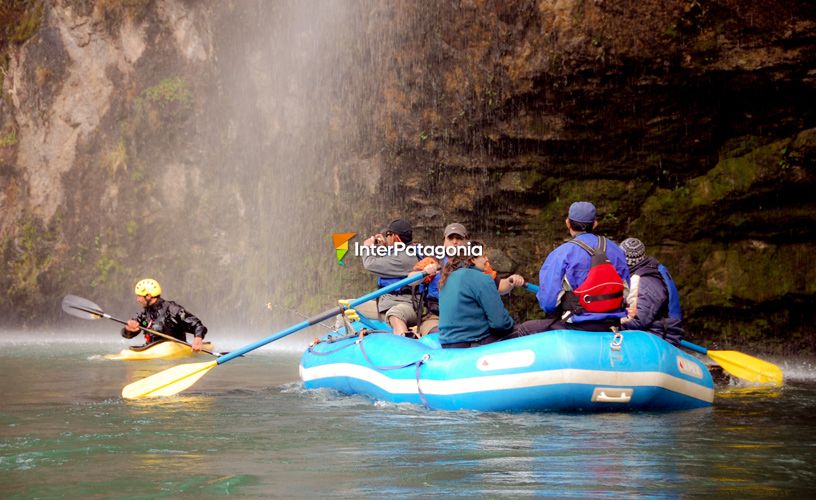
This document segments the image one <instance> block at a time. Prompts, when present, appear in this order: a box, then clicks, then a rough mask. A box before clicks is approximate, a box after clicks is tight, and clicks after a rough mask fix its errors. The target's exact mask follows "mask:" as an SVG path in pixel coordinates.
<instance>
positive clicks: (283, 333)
mask: <svg viewBox="0 0 816 500" xmlns="http://www.w3.org/2000/svg"><path fill="white" fill-rule="evenodd" d="M424 277H425V274H423V273H418V274H414V275H411V276H408V277H407V278H405V279H403V280H400V281H397V282H396V283H393V284H391V285H388V286H386V287H383V288H380V289H379V290H375V291H373V292H371V293H368V294H366V295H363V296H362V297H359V298H357V299H354V300H352V301H351V302H350V303H349V305H350V306H351V307H352V308H354V307H357V306H359V305H360V304H362V303H364V302H368V301H369V300H372V299H376V298H377V297H380V296H382V295H385V294H386V293H389V292H393V291H394V290H398V289H400V288H402V287H404V286H405V285H410V284H411V283H415V282H417V281H419V280H421V279H422V278H424ZM343 310H344V308H343V307H342V306H338V307H333V308H331V309H329V310H328V311H326V312H324V313H321V314H318V315H317V316H313V317H311V318H309V319H307V320H306V321H301V322H300V323H298V324H296V325H292V326H290V327H289V328H287V329H285V330H281V331H280V332H278V333H275V334H272V335H270V336H269V337H266V338H263V339H261V340H259V341H257V342H254V343H252V344H249V345H246V346H244V347H242V348H240V349H237V350H235V351H232V352H230V353H229V354H225V355H223V356H220V357H219V358H218V360H217V361H218V364H219V365H221V364H224V363H226V362H227V361H230V360H232V359H235V358H237V357H239V356H243V355H244V354H246V353H248V352H249V351H254V350H255V349H257V348H259V347H263V346H265V345H266V344H269V343H271V342H274V341H276V340H278V339H282V338H283V337H286V336H287V335H291V334H293V333H295V332H297V331H300V330H303V329H304V328H308V327H310V326H312V325H316V324H318V323H320V322H321V321H323V320H327V319H329V318H331V317H332V316H335V315H337V314H343Z"/></svg>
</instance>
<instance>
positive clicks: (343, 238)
mask: <svg viewBox="0 0 816 500" xmlns="http://www.w3.org/2000/svg"><path fill="white" fill-rule="evenodd" d="M356 235H357V233H334V234H332V241H333V242H334V251H335V253H336V254H337V263H338V264H340V265H341V266H345V265H346V264H345V263H344V262H343V257H345V256H346V254H347V253H348V250H349V244H348V242H349V240H350V239H352V238H354V237H355V236H356Z"/></svg>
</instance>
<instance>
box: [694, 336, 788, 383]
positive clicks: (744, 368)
mask: <svg viewBox="0 0 816 500" xmlns="http://www.w3.org/2000/svg"><path fill="white" fill-rule="evenodd" d="M680 345H681V346H683V347H685V348H686V349H690V350H692V351H695V352H699V353H700V354H705V355H707V356H708V357H709V358H711V359H713V360H714V361H716V362H717V364H718V365H720V366H722V368H723V370H725V371H727V372H728V373H730V374H731V375H733V376H735V377H737V378H741V379H743V380H747V381H748V382H753V383H755V384H767V385H774V386H780V385H782V383H783V382H784V380H785V376H784V375H783V373H782V369H781V368H779V367H778V366H776V365H775V364H773V363H770V362H768V361H763V360H761V359H759V358H755V357H753V356H749V355H747V354H745V353H742V352H738V351H712V350H709V349H706V348H705V347H703V346H699V345H697V344H692V343H691V342H689V341H688V340H681V341H680Z"/></svg>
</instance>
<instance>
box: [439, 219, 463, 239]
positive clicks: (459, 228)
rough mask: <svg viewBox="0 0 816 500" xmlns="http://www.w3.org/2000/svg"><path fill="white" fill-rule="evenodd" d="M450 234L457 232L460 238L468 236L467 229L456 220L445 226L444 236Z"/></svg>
mask: <svg viewBox="0 0 816 500" xmlns="http://www.w3.org/2000/svg"><path fill="white" fill-rule="evenodd" d="M452 234H458V235H459V236H461V237H462V238H467V237H468V232H467V229H465V226H463V225H462V224H459V223H458V222H453V223H451V224H448V225H447V226H446V227H445V238H447V237H448V236H450V235H452Z"/></svg>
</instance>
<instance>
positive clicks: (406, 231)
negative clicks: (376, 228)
mask: <svg viewBox="0 0 816 500" xmlns="http://www.w3.org/2000/svg"><path fill="white" fill-rule="evenodd" d="M388 230H389V231H391V232H392V233H395V234H397V235H399V237H400V240H402V242H403V243H410V242H411V240H412V239H413V236H414V232H413V231H412V230H411V223H410V222H408V221H407V220H404V219H394V220H392V221H391V222H389V223H388Z"/></svg>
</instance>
